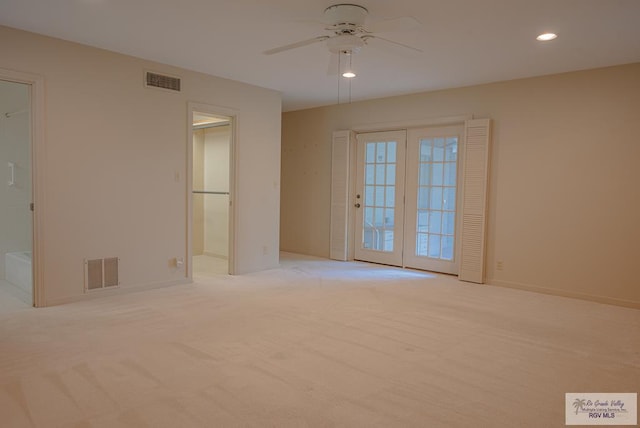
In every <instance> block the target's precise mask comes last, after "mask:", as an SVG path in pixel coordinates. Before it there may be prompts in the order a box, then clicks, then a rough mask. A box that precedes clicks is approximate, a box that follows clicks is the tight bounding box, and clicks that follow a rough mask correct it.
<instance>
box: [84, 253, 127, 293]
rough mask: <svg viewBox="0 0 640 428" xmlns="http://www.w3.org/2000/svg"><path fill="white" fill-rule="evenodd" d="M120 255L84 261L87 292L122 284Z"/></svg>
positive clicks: (85, 288)
mask: <svg viewBox="0 0 640 428" xmlns="http://www.w3.org/2000/svg"><path fill="white" fill-rule="evenodd" d="M119 261H120V259H119V258H118V257H110V258H106V259H92V260H85V261H84V290H85V292H88V291H94V290H102V289H104V288H109V287H116V286H118V285H119V284H120V280H119V276H120V275H119V269H118V264H119Z"/></svg>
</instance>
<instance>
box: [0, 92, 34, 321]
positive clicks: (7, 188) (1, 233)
mask: <svg viewBox="0 0 640 428" xmlns="http://www.w3.org/2000/svg"><path fill="white" fill-rule="evenodd" d="M31 134H32V132H31V85H29V84H26V83H20V82H14V81H8V80H0V170H2V172H3V174H2V178H3V181H2V185H0V309H7V308H10V307H14V306H21V305H22V306H27V305H28V306H32V305H33V302H34V300H33V262H32V260H33V257H32V255H33V214H32V208H33V205H32V201H33V197H32V195H33V192H32V160H31V159H32V142H31V138H32V135H31Z"/></svg>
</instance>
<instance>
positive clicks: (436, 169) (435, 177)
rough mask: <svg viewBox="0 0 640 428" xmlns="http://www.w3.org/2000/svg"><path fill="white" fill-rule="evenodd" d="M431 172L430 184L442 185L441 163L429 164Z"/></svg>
mask: <svg viewBox="0 0 640 428" xmlns="http://www.w3.org/2000/svg"><path fill="white" fill-rule="evenodd" d="M431 169H432V174H431V184H432V185H434V186H442V170H443V169H444V168H443V164H442V163H434V164H432V165H431Z"/></svg>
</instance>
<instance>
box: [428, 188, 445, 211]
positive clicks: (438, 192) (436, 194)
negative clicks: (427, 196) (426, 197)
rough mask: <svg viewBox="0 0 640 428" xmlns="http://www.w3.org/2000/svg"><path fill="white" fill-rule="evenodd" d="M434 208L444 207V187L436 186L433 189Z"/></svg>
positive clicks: (432, 206) (432, 204)
mask: <svg viewBox="0 0 640 428" xmlns="http://www.w3.org/2000/svg"><path fill="white" fill-rule="evenodd" d="M430 208H431V209H432V210H441V209H442V187H434V188H432V189H431V206H430Z"/></svg>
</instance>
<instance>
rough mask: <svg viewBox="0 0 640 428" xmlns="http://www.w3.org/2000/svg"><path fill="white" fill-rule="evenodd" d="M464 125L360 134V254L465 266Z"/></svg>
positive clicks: (450, 269) (446, 267)
mask: <svg viewBox="0 0 640 428" xmlns="http://www.w3.org/2000/svg"><path fill="white" fill-rule="evenodd" d="M463 132H464V128H463V127H462V126H459V127H430V128H422V129H411V130H409V131H408V132H406V131H394V132H374V133H365V134H358V139H357V160H358V161H357V180H356V233H357V238H356V247H355V251H356V254H355V257H356V259H358V260H364V261H371V262H375V263H384V264H390V265H395V266H406V267H413V268H418V269H425V270H431V271H437V272H443V273H450V274H456V273H457V272H458V265H459V262H458V259H459V257H457V253H458V251H457V249H458V247H459V239H458V235H459V233H458V229H459V227H458V226H459V225H458V217H459V216H458V215H457V211H458V206H459V205H460V204H459V192H458V190H457V189H458V183H459V181H460V180H459V169H460V168H459V167H458V161H459V145H460V142H461V141H462V135H463Z"/></svg>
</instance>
